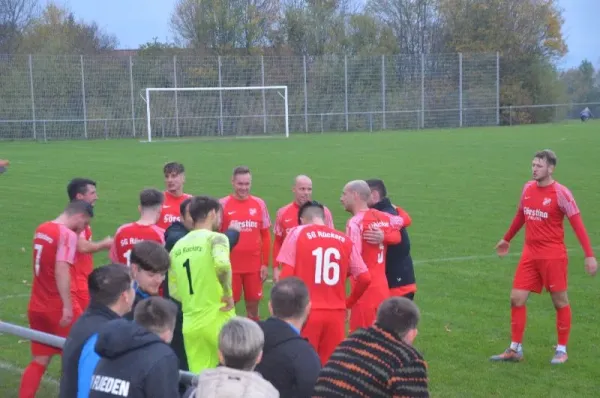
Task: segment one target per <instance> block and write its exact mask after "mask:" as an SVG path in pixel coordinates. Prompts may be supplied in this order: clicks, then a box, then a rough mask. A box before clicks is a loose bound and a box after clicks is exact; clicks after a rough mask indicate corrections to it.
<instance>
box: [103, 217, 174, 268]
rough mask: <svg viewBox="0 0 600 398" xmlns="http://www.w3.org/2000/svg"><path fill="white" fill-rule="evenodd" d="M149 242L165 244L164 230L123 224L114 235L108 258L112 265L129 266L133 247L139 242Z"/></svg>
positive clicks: (155, 227)
mask: <svg viewBox="0 0 600 398" xmlns="http://www.w3.org/2000/svg"><path fill="white" fill-rule="evenodd" d="M144 240H150V241H153V242H157V243H160V244H161V245H164V244H165V230H164V229H162V228H160V227H158V226H156V225H141V224H138V223H137V222H132V223H129V224H124V225H121V226H120V227H119V229H118V230H117V232H116V233H115V237H114V242H113V245H112V247H111V248H110V253H109V257H110V260H111V261H112V262H113V263H118V264H126V265H127V266H129V265H130V259H129V256H130V254H131V250H132V249H133V246H134V245H135V244H136V243H138V242H141V241H144Z"/></svg>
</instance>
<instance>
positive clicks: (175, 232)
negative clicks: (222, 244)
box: [165, 221, 240, 252]
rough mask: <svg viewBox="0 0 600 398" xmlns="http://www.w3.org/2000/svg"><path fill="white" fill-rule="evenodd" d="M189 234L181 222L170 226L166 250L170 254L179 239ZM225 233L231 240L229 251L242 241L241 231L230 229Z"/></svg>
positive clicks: (166, 235)
mask: <svg viewBox="0 0 600 398" xmlns="http://www.w3.org/2000/svg"><path fill="white" fill-rule="evenodd" d="M188 232H190V231H188V230H187V228H186V227H185V225H183V223H182V222H180V221H175V222H174V223H173V224H171V225H169V227H168V228H167V229H166V231H165V249H167V251H169V252H170V251H171V249H172V248H173V246H175V243H177V241H178V240H179V239H181V238H183V237H184V236H186V235H187V233H188ZM223 233H224V234H225V235H226V236H227V238H228V239H229V249H230V250H232V249H233V248H234V247H235V245H237V243H238V241H239V240H240V233H239V231H236V230H235V229H228V230H227V231H225V232H223Z"/></svg>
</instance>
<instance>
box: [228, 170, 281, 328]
mask: <svg viewBox="0 0 600 398" xmlns="http://www.w3.org/2000/svg"><path fill="white" fill-rule="evenodd" d="M231 185H232V186H233V194H231V195H228V196H225V197H224V198H221V199H220V200H219V201H220V203H221V205H222V206H223V217H222V220H221V227H220V231H221V232H224V231H225V230H227V228H229V226H230V225H231V224H232V223H237V224H238V226H239V227H240V239H239V242H238V244H237V245H236V246H235V248H234V249H233V250H232V251H231V266H232V269H233V282H232V283H233V299H234V301H235V302H236V303H237V302H238V301H240V299H241V297H242V290H243V292H244V301H245V302H246V314H247V316H248V318H250V319H253V320H256V321H257V320H258V319H259V313H258V308H259V303H260V300H261V298H262V296H263V282H264V281H265V280H266V279H267V276H268V273H269V267H268V264H269V260H270V254H271V231H270V227H271V218H270V217H269V210H268V209H267V205H266V204H265V202H264V200H262V199H261V198H259V197H257V196H253V195H251V194H250V188H251V186H252V174H251V173H250V169H249V168H248V167H246V166H238V167H236V168H235V169H234V170H233V176H232V178H231Z"/></svg>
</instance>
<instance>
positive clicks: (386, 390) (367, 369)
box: [313, 297, 429, 398]
mask: <svg viewBox="0 0 600 398" xmlns="http://www.w3.org/2000/svg"><path fill="white" fill-rule="evenodd" d="M419 318H420V315H419V309H418V308H417V306H416V304H415V303H414V302H412V301H411V300H409V299H407V298H404V297H389V298H387V299H386V300H385V301H384V302H383V303H381V305H380V306H379V309H378V311H377V320H376V321H375V324H374V325H373V326H371V327H369V328H366V329H358V330H357V331H356V332H354V333H352V334H351V335H350V336H348V337H347V338H346V340H344V341H343V342H342V343H341V344H340V345H339V346H338V348H336V350H335V351H334V353H333V355H331V357H330V358H329V361H328V362H327V363H326V364H325V366H324V367H323V369H321V372H320V373H319V378H318V379H317V383H316V385H315V390H314V392H313V398H355V397H356V398H358V397H373V398H375V397H377V398H395V397H406V398H427V397H429V381H428V376H427V363H426V362H425V360H424V359H423V356H422V355H421V354H420V353H419V352H418V351H417V350H416V349H415V348H414V347H413V345H412V344H413V341H414V339H415V337H416V336H417V324H418V323H419Z"/></svg>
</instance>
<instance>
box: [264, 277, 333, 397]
mask: <svg viewBox="0 0 600 398" xmlns="http://www.w3.org/2000/svg"><path fill="white" fill-rule="evenodd" d="M269 311H270V312H271V315H272V316H271V317H270V318H269V319H267V320H266V321H263V322H260V323H259V325H260V327H261V328H262V330H263V333H264V334H265V343H264V347H263V357H262V360H261V361H260V363H259V364H258V366H257V367H256V371H257V372H259V373H260V374H262V376H263V377H264V378H265V380H267V381H270V382H271V384H273V386H274V387H275V388H276V389H277V390H278V391H279V396H281V397H285V398H305V397H307V398H308V397H311V395H312V391H313V388H314V386H315V383H316V381H317V377H318V376H319V371H320V370H321V361H320V359H319V356H318V355H317V353H316V352H315V349H314V348H313V347H312V346H311V345H310V343H309V342H308V341H307V340H306V339H304V338H302V337H301V336H300V330H301V329H302V326H303V325H304V323H305V322H306V319H307V318H308V313H309V311H310V298H309V295H308V288H307V287H306V285H305V284H304V282H303V281H302V280H301V279H299V278H296V277H289V278H285V279H282V280H281V281H279V282H277V283H276V284H275V285H274V286H273V288H272V289H271V299H270V300H269Z"/></svg>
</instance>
